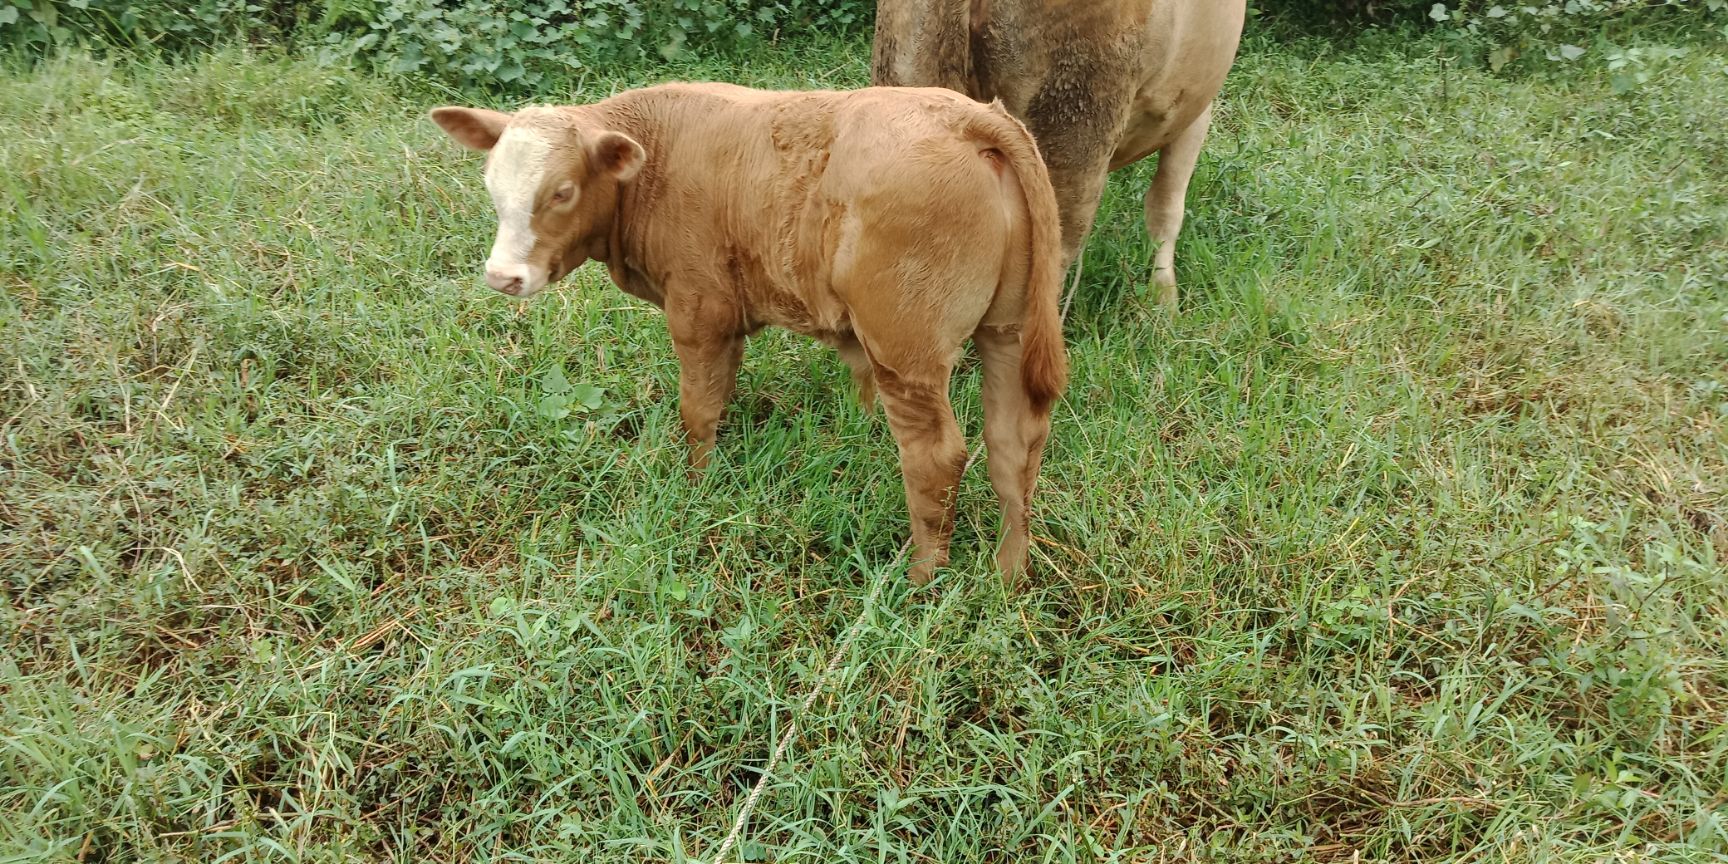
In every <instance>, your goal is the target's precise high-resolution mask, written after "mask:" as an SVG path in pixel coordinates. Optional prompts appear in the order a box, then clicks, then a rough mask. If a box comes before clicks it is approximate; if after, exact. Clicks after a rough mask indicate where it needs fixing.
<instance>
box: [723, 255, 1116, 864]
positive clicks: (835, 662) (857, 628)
mask: <svg viewBox="0 0 1728 864" xmlns="http://www.w3.org/2000/svg"><path fill="white" fill-rule="evenodd" d="M1084 269H1085V268H1084V265H1083V264H1081V263H1080V262H1076V264H1075V268H1074V280H1073V281H1072V282H1071V283H1069V288H1068V291H1067V292H1066V293H1067V296H1066V297H1065V298H1063V300H1062V320H1063V321H1064V322H1066V321H1067V320H1068V305H1069V304H1070V303H1072V302H1073V301H1074V295H1075V294H1076V293H1078V289H1079V287H1080V273H1081V272H1082V271H1083V270H1084ZM983 451H984V442H983V441H979V442H978V445H977V446H976V447H973V448H972V452H971V453H970V454H967V456H966V462H965V463H964V464H962V465H961V466H960V476H961V477H965V476H966V469H968V468H970V467H972V463H973V462H976V461H978V455H979V454H980V453H982V452H983ZM956 491H958V490H956ZM910 548H912V539H911V538H907V539H906V542H905V543H903V544H901V546H900V552H899V554H897V555H895V556H894V560H893V561H892V562H890V563H889V564H888V569H887V571H886V572H885V573H878V574H877V576H876V584H874V585H871V586H870V593H868V594H866V595H864V608H863V609H860V610H858V617H857V618H854V619H852V625H851V626H850V627H847V628H846V632H845V633H844V634H842V635H841V636H840V641H839V642H837V643H835V645H834V654H833V655H832V656H830V657H829V658H828V665H827V666H825V667H823V669H822V674H821V675H819V676H817V677H816V683H815V684H813V685H811V687H810V692H809V693H808V694H805V696H804V701H803V702H802V703H800V704H799V705H798V713H796V714H794V715H792V722H790V723H788V724H787V725H786V731H785V732H784V733H782V734H781V735H780V743H778V744H776V745H774V752H773V753H771V754H769V756H768V764H767V765H764V766H762V775H761V776H760V777H758V778H756V785H755V786H754V787H751V789H750V795H749V797H747V798H745V799H744V805H743V806H742V807H739V808H738V817H737V818H736V819H733V820H732V830H730V831H727V832H726V836H725V838H724V839H722V840H721V841H720V845H719V846H717V847H715V849H714V857H712V858H710V859H708V862H709V864H728V862H727V861H726V855H727V853H729V852H731V851H732V847H733V846H736V845H738V838H739V837H741V836H743V834H744V826H745V825H747V824H749V822H750V814H751V813H753V812H755V810H756V803H757V802H758V801H760V800H761V799H762V792H763V790H765V789H767V788H768V780H769V778H771V777H773V776H774V771H775V769H777V768H779V767H780V761H781V760H782V759H784V758H786V751H787V750H789V749H791V747H792V742H793V741H794V740H797V738H798V721H799V720H800V719H802V718H803V716H804V715H805V714H806V713H809V711H810V706H811V705H814V704H816V697H817V696H820V695H822V691H823V690H826V689H828V679H829V678H831V677H833V676H834V671H835V670H836V669H839V668H840V659H841V658H842V657H845V656H846V654H847V652H849V651H851V650H852V643H853V642H855V641H857V639H858V634H859V633H862V632H863V631H864V619H866V618H868V617H870V610H871V609H872V608H873V607H875V605H876V600H877V598H879V597H881V596H882V586H884V585H887V584H888V579H887V574H888V573H892V572H893V570H894V568H895V567H896V566H898V565H899V564H900V559H902V558H905V557H906V550H908V549H910Z"/></svg>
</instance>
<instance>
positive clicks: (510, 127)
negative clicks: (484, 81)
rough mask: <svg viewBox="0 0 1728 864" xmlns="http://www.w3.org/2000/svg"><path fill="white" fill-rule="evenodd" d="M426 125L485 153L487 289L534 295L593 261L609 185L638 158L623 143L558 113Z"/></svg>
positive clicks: (640, 155)
mask: <svg viewBox="0 0 1728 864" xmlns="http://www.w3.org/2000/svg"><path fill="white" fill-rule="evenodd" d="M432 119H433V120H434V121H435V122H437V124H438V125H439V126H440V127H442V128H443V129H444V131H445V132H447V133H449V135H450V137H451V138H454V139H456V141H457V142H458V143H460V144H462V145H463V146H465V147H469V148H471V149H474V150H485V151H490V156H489V157H488V158H487V160H486V174H485V177H486V191H487V192H488V193H490V194H491V196H492V206H493V207H494V208H495V209H496V210H497V211H498V236H497V237H496V238H495V239H494V240H493V241H492V253H491V255H490V256H489V257H488V258H487V259H486V284H488V285H490V286H492V288H494V289H496V290H497V291H500V292H502V293H504V294H509V295H510V296H512V297H531V296H533V295H534V294H536V293H538V292H540V291H541V290H542V289H544V288H545V287H546V286H547V285H549V284H551V283H553V282H556V281H558V280H559V279H562V278H564V276H565V274H567V273H569V272H570V271H571V270H573V269H575V268H576V267H577V266H578V265H580V264H581V263H582V262H583V261H585V260H587V258H588V256H589V255H590V254H593V248H594V241H595V237H596V236H603V232H605V231H606V229H607V228H608V227H609V226H610V220H611V219H612V215H613V214H612V212H611V210H612V207H613V206H614V205H615V204H616V201H617V189H618V185H619V184H621V183H623V182H626V181H628V180H630V179H631V178H633V177H635V176H636V173H637V171H639V170H640V169H641V167H642V163H643V162H644V161H645V160H646V158H647V154H646V153H645V152H644V151H643V149H642V145H640V144H637V143H636V142H635V141H634V140H632V139H631V138H630V137H628V136H626V135H623V134H621V133H618V132H612V131H589V130H586V129H582V128H579V127H578V126H577V125H576V124H575V123H574V122H573V121H572V119H571V117H569V116H568V115H565V114H561V113H559V111H558V110H557V109H549V108H535V109H526V110H525V111H523V112H522V113H521V114H519V115H514V116H513V115H510V114H503V113H500V112H497V111H488V110H486V109H484V108H438V109H436V110H434V111H433V112H432Z"/></svg>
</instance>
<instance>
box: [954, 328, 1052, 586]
mask: <svg viewBox="0 0 1728 864" xmlns="http://www.w3.org/2000/svg"><path fill="white" fill-rule="evenodd" d="M972 339H973V343H974V344H976V345H977V346H978V354H979V356H980V357H981V358H982V360H983V367H984V443H985V445H986V446H987V447H988V448H989V463H990V485H991V486H992V487H994V488H995V489H996V499H997V500H998V501H999V502H1000V503H1001V505H1002V539H1001V542H1000V545H999V546H998V547H997V549H996V566H997V568H998V569H1000V570H1001V571H1002V576H1003V578H1005V579H1006V580H1007V581H1008V583H1009V584H1010V586H1012V585H1014V584H1015V583H1016V582H1017V581H1018V579H1019V577H1020V575H1021V574H1022V573H1024V572H1025V569H1026V552H1027V548H1028V546H1030V544H1031V539H1032V534H1031V528H1030V526H1029V525H1028V524H1027V521H1028V519H1029V517H1030V514H1031V508H1032V490H1033V487H1034V486H1035V485H1036V484H1037V482H1038V468H1039V465H1040V463H1041V462H1042V461H1043V458H1044V441H1045V439H1046V438H1048V437H1049V435H1050V413H1049V412H1048V411H1037V410H1035V409H1034V408H1033V406H1032V401H1031V400H1030V399H1029V398H1027V396H1026V388H1025V387H1024V386H1023V385H1022V384H1021V382H1020V335H1019V333H1018V332H1017V331H1015V330H1012V329H1009V328H998V327H990V326H984V327H980V328H978V331H977V332H976V333H974V334H973V336H972Z"/></svg>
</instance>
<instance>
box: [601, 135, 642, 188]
mask: <svg viewBox="0 0 1728 864" xmlns="http://www.w3.org/2000/svg"><path fill="white" fill-rule="evenodd" d="M646 161H648V151H646V150H644V149H642V145H641V144H638V143H636V140H635V139H634V138H631V137H630V136H628V135H625V134H624V133H622V132H602V133H600V137H598V138H595V139H594V167H595V169H596V170H599V171H604V172H606V173H607V174H611V175H612V176H613V177H616V178H618V179H619V180H629V179H630V178H632V177H635V176H636V172H638V171H641V170H642V163H644V162H646Z"/></svg>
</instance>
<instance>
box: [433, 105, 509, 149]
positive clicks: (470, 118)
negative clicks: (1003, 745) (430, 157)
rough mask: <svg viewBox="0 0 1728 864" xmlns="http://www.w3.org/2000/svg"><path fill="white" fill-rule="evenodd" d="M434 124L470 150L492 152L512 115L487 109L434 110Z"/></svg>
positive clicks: (452, 108)
mask: <svg viewBox="0 0 1728 864" xmlns="http://www.w3.org/2000/svg"><path fill="white" fill-rule="evenodd" d="M432 122H434V123H437V124H438V126H439V128H441V129H443V130H444V132H445V133H446V134H448V135H449V136H450V137H451V138H454V139H456V143H458V144H461V145H462V146H464V147H467V148H468V149H470V150H491V149H492V145H494V144H497V143H498V136H500V135H503V134H504V127H505V126H508V125H510V115H509V114H505V113H503V112H501V111H491V110H488V109H486V108H457V107H446V108H434V109H432Z"/></svg>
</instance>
